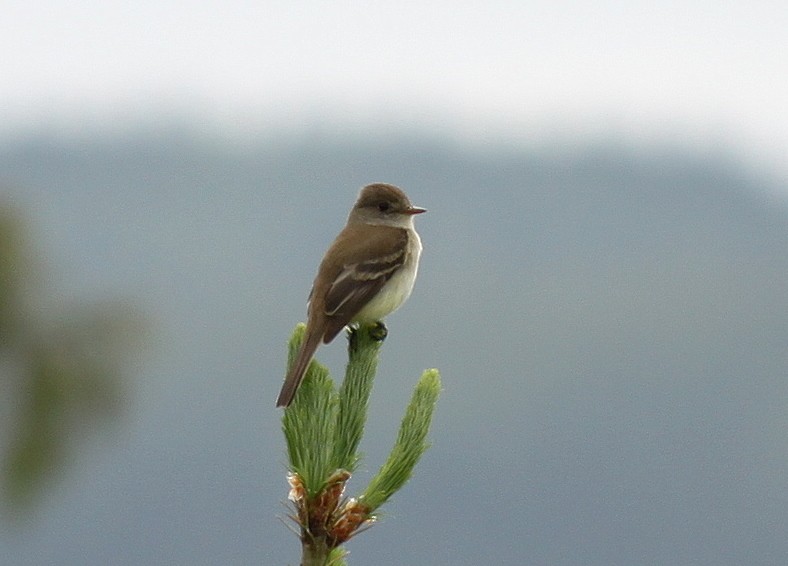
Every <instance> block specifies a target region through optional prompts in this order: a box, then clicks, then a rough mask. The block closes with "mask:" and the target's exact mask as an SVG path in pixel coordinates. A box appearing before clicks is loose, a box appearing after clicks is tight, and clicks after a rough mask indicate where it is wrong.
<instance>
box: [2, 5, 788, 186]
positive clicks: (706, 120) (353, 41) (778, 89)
mask: <svg viewBox="0 0 788 566" xmlns="http://www.w3.org/2000/svg"><path fill="white" fill-rule="evenodd" d="M786 29H788V4H786V3H785V2H784V1H778V0H775V1H772V2H768V1H754V2H741V1H734V2H720V1H719V0H713V1H712V0H708V1H699V0H684V1H681V2H673V1H665V2H659V3H654V2H644V1H636V2H615V1H610V0H600V1H597V2H593V3H579V2H574V1H572V2H564V1H554V0H553V1H549V2H548V1H534V2H527V1H521V0H518V1H503V0H492V1H488V2H485V3H471V2H457V1H456V0H454V1H433V2H396V3H394V2H364V3H361V2H347V1H345V2H331V3H328V2H297V1H296V2H294V1H287V2H266V1H255V2H243V1H240V0H224V1H222V2H213V1H211V2H185V1H175V2H168V1H165V2H162V1H160V0H157V1H155V2H154V1H150V0H142V1H137V2H117V1H107V0H102V1H100V2H99V1H97V0H87V1H83V2H79V3H74V2H66V1H62V0H57V1H47V2H22V1H19V0H10V1H6V2H4V3H3V16H2V18H0V50H2V53H3V55H2V57H0V133H8V132H19V131H20V130H21V131H26V130H27V131H29V130H34V131H36V130H39V129H40V128H41V127H47V126H52V125H54V126H56V127H57V128H59V129H63V130H66V131H74V130H80V129H82V128H83V127H85V126H88V127H87V131H91V129H92V128H96V127H98V128H104V127H106V126H107V125H109V124H113V125H121V126H126V125H131V126H134V125H136V124H138V123H143V124H145V123H146V122H147V123H151V122H152V123H156V122H158V121H160V120H162V119H165V120H166V119H167V118H169V117H170V116H171V117H172V118H173V119H175V120H181V121H184V120H186V121H189V120H192V119H194V118H196V120H197V122H198V123H199V124H205V126H206V127H207V128H209V129H211V128H217V127H218V128H219V129H220V130H225V134H226V128H227V126H229V127H230V130H229V131H230V134H229V135H234V134H240V135H245V134H248V133H250V132H251V133H256V132H258V131H261V130H262V131H266V130H267V129H268V128H270V127H271V126H273V127H275V128H281V127H288V126H295V127H296V128H309V127H313V126H314V125H315V123H318V124H326V123H328V124H332V125H334V124H337V123H343V122H344V123H346V124H347V126H348V127H350V128H355V129H356V130H359V129H363V128H365V127H367V126H368V125H369V124H385V125H388V126H390V127H394V128H397V129H411V128H414V127H415V128H418V127H429V128H439V129H441V130H448V131H449V132H451V133H455V134H458V135H461V136H464V137H470V138H471V139H475V140H477V141H481V142H489V141H496V140H501V141H508V140H511V139H512V138H514V139H517V140H520V141H523V142H528V143H531V142H536V143H538V142H539V141H540V140H543V139H544V137H543V136H545V135H547V136H548V137H550V136H552V137H558V138H559V139H561V138H563V139H572V138H578V139H580V140H581V141H582V140H584V139H587V138H591V139H593V138H595V137H598V136H611V135H612V136H616V135H620V134H624V135H625V136H627V137H628V138H629V139H631V140H633V141H636V142H644V141H645V142H648V141H650V140H654V139H656V140H658V141H663V140H665V139H667V140H669V141H673V140H683V142H684V143H692V144H695V143H699V144H701V146H702V147H711V148H712V149H713V148H720V147H721V148H723V149H727V150H730V149H732V150H734V151H735V152H739V151H741V152H742V155H743V156H744V157H745V158H746V159H748V160H751V161H752V163H754V164H756V165H761V166H767V167H768V168H769V169H770V170H771V171H772V172H779V173H780V174H781V175H782V176H783V177H784V178H785V177H788V167H786V166H785V165H784V164H783V162H784V161H785V156H786V147H788V103H787V102H786V101H788V72H786V70H787V69H788V33H786V31H785V30H786Z"/></svg>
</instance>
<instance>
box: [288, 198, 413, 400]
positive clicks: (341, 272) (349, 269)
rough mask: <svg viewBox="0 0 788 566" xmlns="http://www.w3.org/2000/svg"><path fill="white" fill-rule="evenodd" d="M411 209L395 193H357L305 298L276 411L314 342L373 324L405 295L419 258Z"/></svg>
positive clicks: (295, 381) (296, 380)
mask: <svg viewBox="0 0 788 566" xmlns="http://www.w3.org/2000/svg"><path fill="white" fill-rule="evenodd" d="M422 212H426V211H425V210H424V209H423V208H419V207H417V206H413V205H412V204H411V203H410V200H408V197H407V196H406V195H405V193H404V192H402V190H401V189H399V188H397V187H395V186H394V185H387V184H385V183H374V184H372V185H367V186H366V187H364V188H363V189H361V193H360V194H359V197H358V200H357V201H356V204H355V205H354V206H353V208H352V209H351V210H350V215H349V216H348V219H347V224H346V225H345V227H344V228H343V230H342V231H341V232H340V233H339V235H338V236H337V237H336V239H335V240H334V243H332V244H331V247H329V248H328V251H327V252H326V255H325V256H324V257H323V261H322V262H321V263H320V268H319V269H318V271H317V276H316V277H315V281H314V283H313V284H312V291H311V292H310V293H309V303H308V306H307V323H306V334H305V336H304V341H303V342H302V343H301V349H300V350H299V351H298V355H297V356H296V359H295V362H294V363H293V367H292V368H291V369H290V372H289V373H288V374H287V377H286V378H285V382H284V384H283V385H282V390H281V391H280V393H279V398H278V399H277V400H276V406H277V407H287V406H288V405H290V403H291V402H292V400H293V397H294V396H295V393H296V390H297V389H298V386H299V385H300V384H301V380H302V379H303V377H304V373H305V372H306V370H307V367H309V362H310V361H311V360H312V357H313V356H314V355H315V351H316V350H317V347H318V346H319V345H320V342H323V343H324V344H328V343H329V342H331V341H332V340H333V339H334V338H335V337H336V335H337V334H339V332H340V331H341V330H342V329H343V328H344V327H345V326H347V325H348V324H351V323H359V324H366V323H373V322H377V321H380V320H381V319H383V317H385V316H387V315H388V314H390V313H392V312H394V311H395V310H397V309H398V308H399V307H400V306H401V305H402V303H404V302H405V300H406V299H407V298H408V297H409V296H410V293H411V291H412V290H413V283H414V282H415V281H416V273H417V271H418V267H419V256H420V255H421V239H420V238H419V235H418V234H417V233H416V230H415V228H414V226H413V216H414V215H416V214H421V213H422Z"/></svg>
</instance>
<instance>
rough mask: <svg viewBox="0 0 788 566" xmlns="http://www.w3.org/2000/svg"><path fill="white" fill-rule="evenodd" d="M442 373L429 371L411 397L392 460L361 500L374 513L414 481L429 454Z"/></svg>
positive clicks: (386, 464) (374, 479)
mask: <svg viewBox="0 0 788 566" xmlns="http://www.w3.org/2000/svg"><path fill="white" fill-rule="evenodd" d="M440 389H441V381H440V373H439V372H438V370H436V369H429V370H427V371H425V372H424V373H423V374H422V376H421V379H420V380H419V383H418V385H416V389H415V391H414V392H413V396H412V397H411V401H410V404H409V405H408V409H407V411H406V412H405V417H404V418H403V419H402V425H401V426H400V429H399V435H398V436H397V441H396V443H395V444H394V448H393V449H392V450H391V454H389V457H388V460H386V463H385V464H383V466H382V467H381V468H380V471H379V472H378V474H377V475H376V476H375V477H374V478H372V481H371V482H370V483H369V486H367V489H366V491H365V492H364V494H363V495H362V496H361V498H360V500H361V501H363V502H364V503H365V504H366V505H367V507H368V508H369V510H370V512H372V511H374V510H375V509H377V508H378V507H380V506H381V505H382V504H383V503H385V502H386V500H388V498H389V497H391V496H392V495H393V494H394V493H395V492H396V491H398V490H399V489H400V488H401V487H402V486H403V485H405V483H406V482H407V481H408V479H410V477H411V475H412V473H413V468H415V467H416V464H417V463H418V461H419V459H420V458H421V456H422V454H424V452H425V451H426V450H427V448H428V447H429V444H428V443H427V440H426V438H427V432H428V431H429V428H430V422H431V421H432V413H433V410H434V409H435V403H436V402H437V400H438V395H439V394H440Z"/></svg>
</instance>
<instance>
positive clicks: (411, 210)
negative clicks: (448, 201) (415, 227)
mask: <svg viewBox="0 0 788 566" xmlns="http://www.w3.org/2000/svg"><path fill="white" fill-rule="evenodd" d="M422 212H427V209H426V208H420V207H418V206H411V207H409V208H407V209H406V210H405V214H421V213H422Z"/></svg>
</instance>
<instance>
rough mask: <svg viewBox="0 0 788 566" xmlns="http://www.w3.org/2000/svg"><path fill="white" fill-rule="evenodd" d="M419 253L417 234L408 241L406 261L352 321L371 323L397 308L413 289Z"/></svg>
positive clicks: (419, 245) (419, 241)
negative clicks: (408, 248)
mask: <svg viewBox="0 0 788 566" xmlns="http://www.w3.org/2000/svg"><path fill="white" fill-rule="evenodd" d="M420 255H421V240H420V239H419V237H418V235H416V236H415V238H413V239H412V242H411V243H410V252H409V253H408V261H407V262H406V263H405V265H403V266H402V269H400V270H399V271H398V272H397V273H395V274H394V275H393V276H392V278H391V279H389V280H388V282H387V283H386V285H385V286H384V287H383V289H381V290H380V291H379V292H378V294H377V295H375V298H374V299H372V300H371V301H370V302H369V303H367V304H366V305H365V306H364V308H363V309H361V311H360V312H359V313H358V314H357V315H356V316H355V317H354V318H353V322H360V323H371V322H377V321H379V320H382V319H383V318H385V317H386V316H388V315H389V314H391V313H392V312H394V311H395V310H397V309H398V308H399V307H400V306H402V303H404V302H405V301H406V300H407V299H408V297H410V293H411V291H413V284H414V283H415V282H416V273H417V271H418V269H419V256H420Z"/></svg>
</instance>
